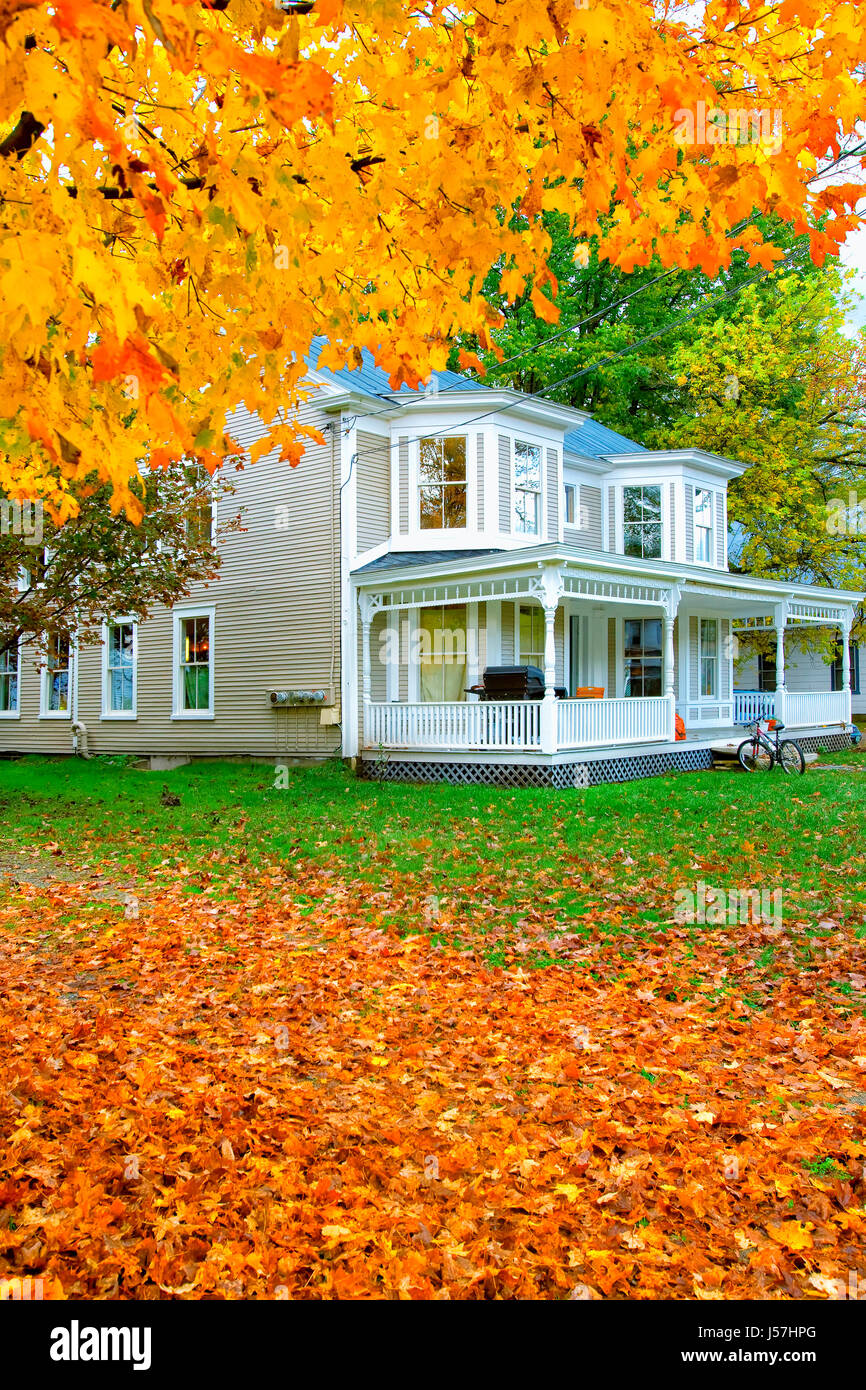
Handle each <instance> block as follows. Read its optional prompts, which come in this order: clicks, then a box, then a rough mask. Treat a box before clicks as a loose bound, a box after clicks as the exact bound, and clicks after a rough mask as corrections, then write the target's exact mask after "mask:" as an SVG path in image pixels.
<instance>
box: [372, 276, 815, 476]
mask: <svg viewBox="0 0 866 1390" xmlns="http://www.w3.org/2000/svg"><path fill="white" fill-rule="evenodd" d="M796 259H797V255H796V253H792V255H791V256H788V257H786V258H785V259H784V260H783V261H780V262H779V263H778V264H777V265H774V266H772V267H771V268H770V269H769V270H761V271H759V272H758V273H757V274H756V275H752V276H750V277H749V278H748V279H747V280H743V281H741V282H740V284H739V285H734V286H733V287H732V288H731V289H729V290H725V291H723V292H722V293H721V294H719V295H715V296H714V297H713V298H712V299H709V300H707V302H706V303H705V304H701V305H698V306H696V307H695V308H694V309H693V310H691V311H690V312H689V313H687V314H683V315H681V316H680V318H678V319H674V320H673V322H672V323H669V324H666V325H664V326H663V327H662V328H657V329H655V331H654V332H652V333H647V334H646V335H645V336H644V337H643V338H639V339H638V340H637V342H634V343H628V344H626V346H625V347H622V348H619V349H617V351H616V352H613V353H611V354H610V356H609V357H606V358H602V359H601V360H600V361H598V362H592V363H590V365H589V366H588V367H583V368H581V370H580V371H577V372H572V373H571V374H570V375H569V376H565V377H561V378H560V379H559V380H558V381H554V382H552V383H551V384H550V385H549V386H547V387H545V389H544V391H526V392H521V393H520V394H519V399H517V400H515V401H511V402H509V403H508V404H507V405H503V406H497V407H494V408H493V409H492V410H487V411H484V412H483V413H482V414H480V415H473V416H471V417H470V418H469V419H466V420H462V421H460V422H458V423H457V424H452V425H448V426H446V427H445V428H443V429H441V430H427V431H425V433H424V434H419V435H408V436H406V437H405V442H406V443H407V444H411V443H417V442H419V441H420V440H422V439H436V438H438V437H439V436H440V435H448V434H454V433H455V432H457V431H459V430H462V429H466V428H467V427H468V426H469V425H473V424H477V423H478V421H480V420H486V419H488V418H489V417H490V416H491V415H505V414H507V413H508V411H509V410H516V409H518V408H519V407H520V406H522V405H523V404H524V402H525V401H531V400H538V401H545V400H546V399H547V395H548V393H549V392H551V391H556V390H558V389H559V388H560V387H561V386H566V385H568V384H569V383H570V382H573V381H578V380H579V379H580V378H581V377H584V376H588V375H589V373H590V372H594V371H598V370H599V368H601V367H608V366H610V365H611V363H612V362H615V361H617V359H618V358H620V357H624V356H625V355H626V354H627V353H630V352H634V351H635V350H636V349H637V348H639V347H643V345H644V344H645V343H649V342H652V341H653V340H654V339H656V338H660V337H664V335H665V334H667V333H670V332H672V331H673V330H674V329H675V328H679V327H680V326H681V325H682V324H684V323H689V322H690V321H691V320H692V319H693V318H696V317H697V315H698V314H702V313H703V312H704V311H705V310H706V309H709V308H711V307H712V306H713V305H714V304H719V303H721V302H722V301H723V300H726V299H731V298H733V297H734V296H736V295H738V294H739V293H740V291H741V290H744V289H746V288H748V286H749V285H754V284H757V283H758V282H759V281H760V280H765V279H767V277H768V276H770V275H775V274H776V273H777V272H779V271H782V270H785V269H789V268H791V267H792V266H795V265H796ZM455 389H456V388H455ZM441 394H442V392H437V393H436V395H437V396H439V395H441ZM419 399H420V397H419V395H418V394H416V395H415V396H414V397H413V399H412V402H411V404H417V403H418V400H419ZM408 403H409V402H407V404H408ZM553 404H556V402H553ZM389 414H390V412H389V411H368V412H367V413H366V416H365V418H367V419H376V418H380V417H385V416H387V415H389ZM354 418H355V419H357V418H358V417H357V415H356V416H355V417H354ZM356 457H357V458H359V459H361V458H373V457H375V454H374V453H373V451H372V450H366V451H359V452H358V454H357V455H356Z"/></svg>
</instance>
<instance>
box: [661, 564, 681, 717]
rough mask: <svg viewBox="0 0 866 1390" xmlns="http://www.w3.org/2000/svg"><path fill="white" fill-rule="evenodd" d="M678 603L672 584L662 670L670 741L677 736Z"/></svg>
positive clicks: (666, 619)
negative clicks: (676, 653)
mask: <svg viewBox="0 0 866 1390" xmlns="http://www.w3.org/2000/svg"><path fill="white" fill-rule="evenodd" d="M679 603H680V589H679V585H677V584H674V585H673V586H672V588H671V590H670V592H669V594H668V597H667V602H666V604H665V616H664V624H665V641H664V671H665V697H666V699H667V702H668V738H669V739H670V742H671V743H674V742H675V741H676V736H677V723H676V720H677V690H676V668H675V663H674V621H675V619H676V615H677V609H678V608H679Z"/></svg>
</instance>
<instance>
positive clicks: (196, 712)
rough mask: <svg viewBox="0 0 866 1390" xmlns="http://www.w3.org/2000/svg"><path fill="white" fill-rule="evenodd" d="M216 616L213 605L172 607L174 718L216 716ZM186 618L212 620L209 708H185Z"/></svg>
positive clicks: (207, 717)
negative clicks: (183, 660)
mask: <svg viewBox="0 0 866 1390" xmlns="http://www.w3.org/2000/svg"><path fill="white" fill-rule="evenodd" d="M215 617H216V609H215V607H214V606H213V605H210V606H208V605H207V604H191V605H189V606H188V607H184V608H173V609H172V644H171V645H172V697H171V698H172V705H171V707H172V714H171V717H172V719H173V720H174V719H192V720H196V719H213V718H215V708H214V641H215ZM185 618H207V619H209V621H210V661H209V669H210V676H209V681H208V694H209V695H210V707H209V708H208V709H184V707H183V682H182V680H181V678H180V657H181V624H182V622H183V620H184V619H185Z"/></svg>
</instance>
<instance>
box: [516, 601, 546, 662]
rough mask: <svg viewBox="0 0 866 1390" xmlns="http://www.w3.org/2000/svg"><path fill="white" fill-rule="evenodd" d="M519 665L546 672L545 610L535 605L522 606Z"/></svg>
mask: <svg viewBox="0 0 866 1390" xmlns="http://www.w3.org/2000/svg"><path fill="white" fill-rule="evenodd" d="M517 664H518V666H537V667H538V668H539V670H541V671H543V670H544V609H543V608H538V607H536V606H535V604H528V605H524V604H521V605H520V630H519V635H518V661H517Z"/></svg>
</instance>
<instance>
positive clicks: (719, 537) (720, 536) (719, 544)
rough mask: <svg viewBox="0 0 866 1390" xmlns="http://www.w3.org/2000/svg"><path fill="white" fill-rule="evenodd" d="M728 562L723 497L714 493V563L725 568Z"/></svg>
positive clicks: (720, 567) (718, 493)
mask: <svg viewBox="0 0 866 1390" xmlns="http://www.w3.org/2000/svg"><path fill="white" fill-rule="evenodd" d="M727 563H728V538H727V536H726V535H725V498H724V494H723V493H721V492H717V493H716V564H717V565H718V567H719V569H725V568H726V567H727Z"/></svg>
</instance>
